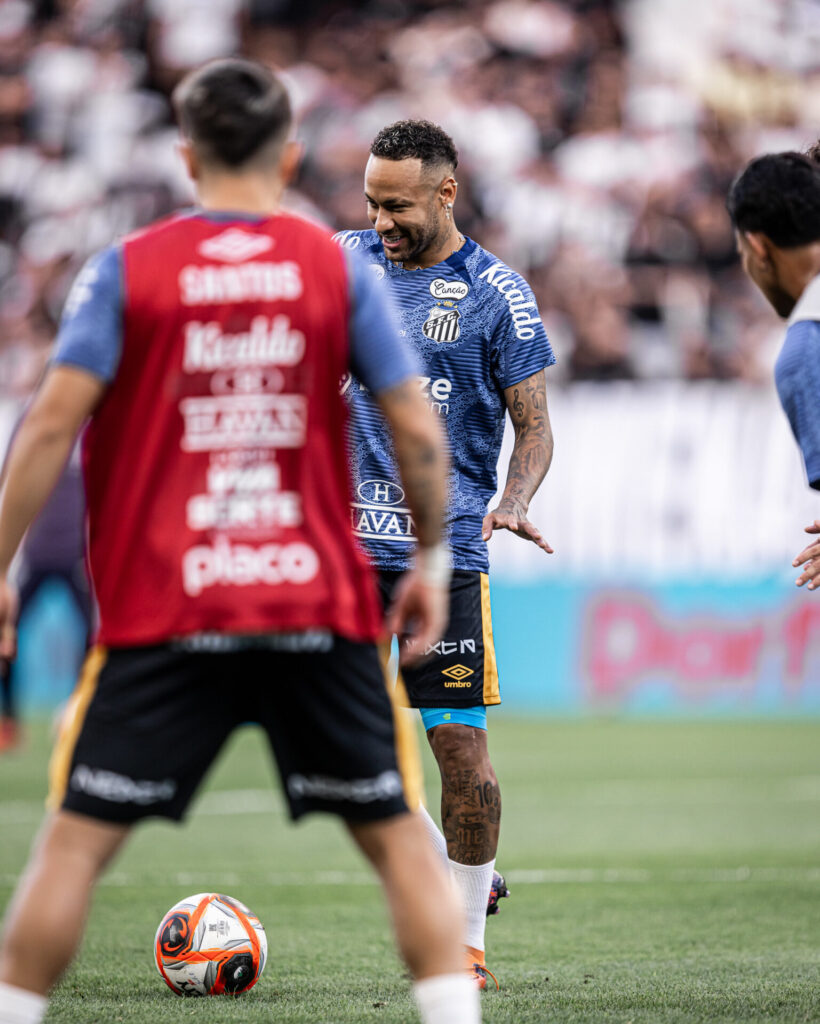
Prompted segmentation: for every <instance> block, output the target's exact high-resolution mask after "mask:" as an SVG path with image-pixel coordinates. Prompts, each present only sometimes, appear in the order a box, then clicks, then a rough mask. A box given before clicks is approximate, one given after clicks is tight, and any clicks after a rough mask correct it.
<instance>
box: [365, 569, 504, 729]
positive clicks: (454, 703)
mask: <svg viewBox="0 0 820 1024" xmlns="http://www.w3.org/2000/svg"><path fill="white" fill-rule="evenodd" d="M400 578H401V573H400V572H394V571H387V570H383V571H380V572H379V588H380V591H381V596H382V601H383V602H384V605H385V607H386V608H387V607H389V605H390V603H391V601H392V599H393V593H394V591H395V588H396V584H397V583H398V581H399V579H400ZM426 654H427V657H426V659H425V660H424V661H423V662H422V663H421V664H419V665H413V666H412V667H405V668H403V669H402V671H401V675H402V678H403V683H404V690H405V691H406V694H407V703H408V705H409V706H410V707H412V708H423V709H425V712H427V711H428V709H440V710H441V711H443V712H456V711H461V710H462V709H466V708H474V709H479V708H483V707H486V706H488V705H491V704H500V703H501V696H500V694H499V688H498V669H497V667H496V660H495V644H494V642H493V626H492V618H491V614H490V582H489V579H488V577H487V574H486V573H483V572H470V571H467V570H463V569H456V570H455V571H454V572H453V577H452V582H451V584H450V620H449V622H448V623H447V629H446V630H445V632H444V636H443V637H442V638H441V640H440V641H439V642H438V643H437V644H434V645H433V646H432V647H431V648H429V649H428V650H427V651H426ZM401 690H402V687H401V686H400V687H399V692H400V693H401ZM422 717H424V716H422ZM431 721H432V717H431ZM446 721H455V719H454V718H451V719H444V718H441V722H439V721H438V720H436V721H435V722H433V724H431V725H427V722H426V720H425V726H426V728H428V729H430V728H432V727H433V725H438V724H442V723H444V722H446ZM459 721H461V716H459ZM463 724H473V725H476V726H477V727H478V728H486V718H484V724H482V723H481V722H478V721H475V722H473V721H470V722H465V723H463Z"/></svg>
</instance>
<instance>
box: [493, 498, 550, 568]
mask: <svg viewBox="0 0 820 1024" xmlns="http://www.w3.org/2000/svg"><path fill="white" fill-rule="evenodd" d="M494 530H509V531H510V533H514V534H515V535H516V536H517V537H521V538H523V539H524V540H531V541H532V542H533V544H536V545H537V546H538V547H539V548H541V550H542V551H546V553H547V554H548V555H551V554H553V553H554V552H553V550H552V548H551V547H550V545H549V544H548V542H547V541H546V540H544V537H543V535H542V534H541V531H540V530H539V529H538V527H537V526H536V525H535V523H531V522H530V521H529V519H528V518H527V513H526V511H525V509H524V508H523V507H522V506H518V505H515V504H513V503H512V502H510V503H506V502H503V501H502V502H501V504H500V505H498V507H497V508H494V509H492V511H490V512H488V513H487V515H486V516H484V523H483V526H482V530H481V536H482V537H483V539H484V540H485V541H486V540H489V539H490V537H492V535H493V531H494Z"/></svg>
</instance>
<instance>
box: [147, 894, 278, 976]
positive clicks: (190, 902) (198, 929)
mask: <svg viewBox="0 0 820 1024" xmlns="http://www.w3.org/2000/svg"><path fill="white" fill-rule="evenodd" d="M267 957H268V940H267V937H266V935H265V929H264V928H263V927H262V923H261V921H260V920H259V918H258V917H256V915H255V914H252V913H251V912H250V910H248V908H247V907H246V906H245V905H244V903H240V902H239V900H235V899H233V898H232V897H231V896H222V895H220V894H219V893H215V892H200V893H197V895H196V896H188V897H187V899H184V900H180V901H179V903H177V904H175V905H174V906H173V907H171V909H170V910H169V911H168V913H167V914H166V915H165V917H163V919H162V920H161V921H160V923H159V928H157V934H156V938H155V939H154V960H155V962H156V965H157V970H158V971H159V973H160V974H161V975H162V978H163V980H164V981H165V983H166V985H167V986H168V988H170V989H171V990H172V991H174V992H176V993H177V995H181V996H182V995H191V996H217V995H222V994H223V993H224V994H227V995H232V996H237V995H239V994H240V993H241V992H247V991H248V989H250V988H253V986H254V985H255V984H256V983H257V981H258V980H259V977H260V975H261V974H262V971H263V970H264V969H265V961H266V960H267Z"/></svg>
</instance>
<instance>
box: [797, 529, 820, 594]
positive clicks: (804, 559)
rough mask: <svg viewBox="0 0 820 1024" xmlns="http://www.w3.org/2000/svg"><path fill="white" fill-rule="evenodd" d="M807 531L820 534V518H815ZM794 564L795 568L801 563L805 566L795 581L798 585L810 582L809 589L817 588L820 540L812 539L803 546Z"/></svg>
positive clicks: (819, 566)
mask: <svg viewBox="0 0 820 1024" xmlns="http://www.w3.org/2000/svg"><path fill="white" fill-rule="evenodd" d="M806 533H814V534H820V519H815V521H814V522H813V523H811V524H810V525H809V526H807V527H806ZM792 565H793V566H794V567H795V568H797V566H800V565H802V567H803V571H802V572H801V573H800V575H799V576H798V577H797V580H796V581H795V582H796V583H797V585H798V587H802V586H803V584H804V583H808V585H809V586H808V589H809V590H816V589H817V588H818V586H820V541H812V543H811V544H809V545H807V546H806V547H805V548H803V550H802V551H801V552H800V554H799V555H798V556H797V557H796V558H795V559H794V561H793V562H792Z"/></svg>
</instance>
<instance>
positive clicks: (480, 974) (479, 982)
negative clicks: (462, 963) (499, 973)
mask: <svg viewBox="0 0 820 1024" xmlns="http://www.w3.org/2000/svg"><path fill="white" fill-rule="evenodd" d="M464 955H465V957H466V959H467V964H466V969H467V973H468V974H469V975H470V977H471V978H473V979H474V980H475V983H476V988H479V989H485V988H486V987H487V978H492V980H493V983H494V984H495V988H496V991H498V989H499V984H498V980H497V979H496V976H495V975H494V974H493V972H492V971H488V970H487V965H486V964H485V963H484V950H483V949H475V948H474V947H473V946H465V947H464Z"/></svg>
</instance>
